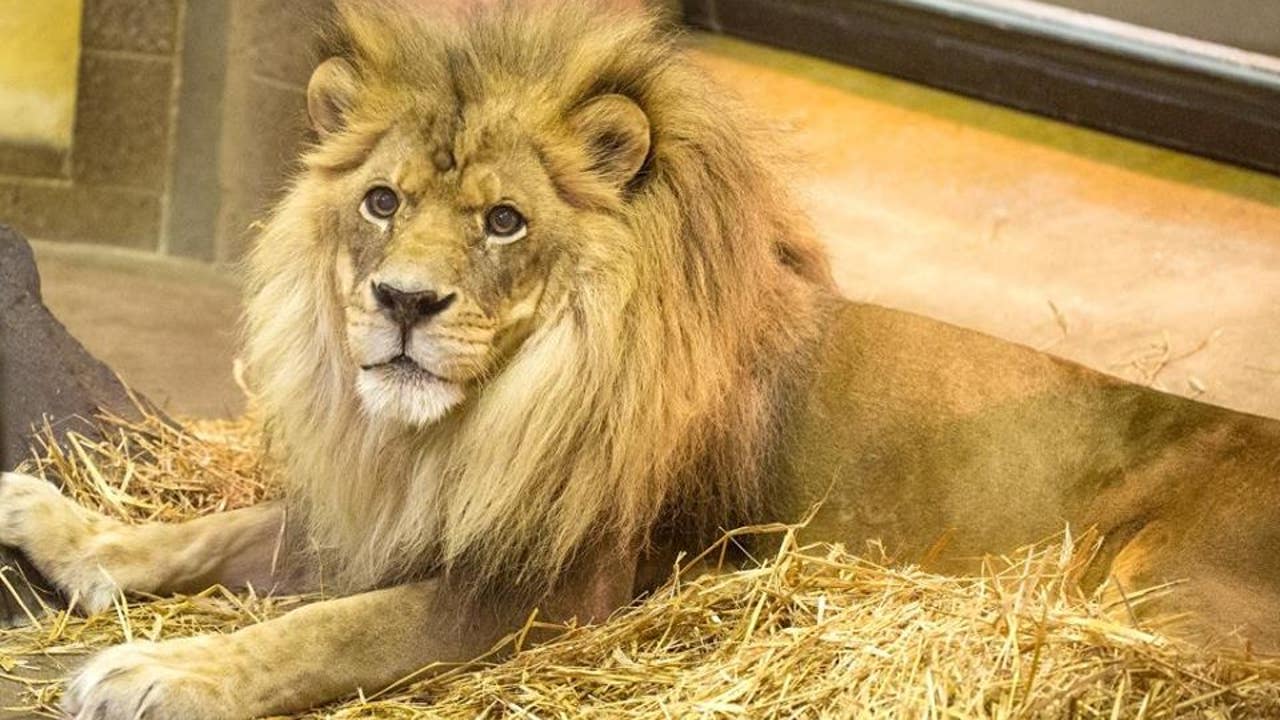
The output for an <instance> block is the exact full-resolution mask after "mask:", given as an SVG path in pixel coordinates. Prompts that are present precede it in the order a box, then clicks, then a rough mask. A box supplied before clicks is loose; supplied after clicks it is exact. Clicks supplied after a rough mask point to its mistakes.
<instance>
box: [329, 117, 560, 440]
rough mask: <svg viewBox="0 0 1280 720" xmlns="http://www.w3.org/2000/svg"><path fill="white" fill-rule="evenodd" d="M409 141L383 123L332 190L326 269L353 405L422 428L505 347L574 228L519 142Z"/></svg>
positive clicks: (408, 133) (534, 306)
mask: <svg viewBox="0 0 1280 720" xmlns="http://www.w3.org/2000/svg"><path fill="white" fill-rule="evenodd" d="M415 135H416V133H414V132H412V128H396V129H394V130H393V131H392V132H390V133H388V134H387V135H386V136H384V137H383V138H382V139H381V140H380V141H379V142H378V144H377V146H376V147H375V148H374V150H373V152H372V153H371V154H370V156H369V158H368V160H367V161H366V162H365V163H364V164H363V165H362V166H361V167H360V168H359V169H358V170H356V171H354V172H352V173H351V174H350V175H348V176H347V177H345V178H343V180H342V181H341V182H339V183H336V184H335V187H334V188H332V190H333V191H334V195H335V197H333V198H331V199H332V201H333V207H334V208H335V212H334V218H333V220H334V221H335V222H337V223H338V224H339V225H340V228H341V229H340V231H339V232H338V233H337V237H338V238H339V239H340V247H339V248H338V252H337V254H336V262H335V266H334V268H333V271H334V274H335V280H336V285H337V287H338V290H339V293H340V298H339V301H340V302H341V304H342V305H343V308H344V317H345V321H346V325H345V334H346V345H347V350H348V352H349V353H350V362H351V364H352V366H353V371H354V372H355V377H356V389H357V391H358V393H359V395H360V397H361V399H362V400H363V402H364V403H365V406H366V408H367V409H368V410H369V411H370V412H372V413H375V414H380V415H387V416H391V417H395V418H399V419H401V420H403V421H405V422H409V423H412V424H424V423H429V422H432V421H434V420H436V419H438V418H440V417H441V416H443V415H444V414H445V413H446V412H448V411H449V410H450V409H451V408H453V407H454V406H456V405H458V404H459V403H460V402H462V401H463V399H464V398H465V397H466V394H467V388H468V386H469V385H471V384H473V383H475V382H477V381H478V380H480V379H481V378H483V377H484V376H485V375H486V373H488V372H490V371H491V370H492V369H493V368H494V367H495V365H496V364H498V363H500V362H501V359H502V357H503V355H504V354H506V353H508V352H511V351H512V350H513V349H514V347H513V346H515V345H518V343H519V341H520V339H521V337H522V336H523V335H525V334H526V333H527V331H528V330H529V328H530V325H531V324H532V322H533V321H534V318H535V315H536V311H537V310H538V308H539V305H540V303H541V302H544V301H547V300H548V299H549V298H547V297H546V291H547V288H548V280H549V278H550V273H551V269H552V268H553V267H554V265H555V258H557V257H558V256H560V255H561V253H562V252H563V243H564V238H563V235H564V234H565V231H566V230H567V229H569V228H572V227H574V226H575V224H576V223H574V215H575V213H573V212H571V209H570V208H568V207H566V205H565V203H564V202H562V201H560V200H558V199H557V198H556V196H555V192H554V191H553V189H552V187H551V184H550V182H549V181H548V178H547V177H546V175H545V173H544V172H543V171H542V170H541V169H540V168H539V166H538V164H537V162H536V158H535V157H533V155H532V152H531V150H530V149H529V148H522V147H518V146H514V145H507V146H505V147H501V148H498V147H494V148H492V149H490V150H488V151H480V152H476V153H474V154H472V155H471V156H469V157H466V158H459V157H457V156H456V153H455V151H454V149H453V148H452V147H445V146H441V145H435V146H433V144H432V143H430V142H427V141H424V140H422V139H421V138H419V137H415ZM550 300H552V301H554V299H550Z"/></svg>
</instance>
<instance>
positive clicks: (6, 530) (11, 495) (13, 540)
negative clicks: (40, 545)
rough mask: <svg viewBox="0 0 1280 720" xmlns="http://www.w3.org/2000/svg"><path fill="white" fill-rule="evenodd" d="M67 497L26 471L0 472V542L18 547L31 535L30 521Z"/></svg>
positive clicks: (36, 520)
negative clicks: (21, 472) (25, 473)
mask: <svg viewBox="0 0 1280 720" xmlns="http://www.w3.org/2000/svg"><path fill="white" fill-rule="evenodd" d="M65 502H67V499H66V498H64V497H62V493H59V492H58V489H57V488H56V487H54V486H53V484H52V483H48V482H45V481H44V480H41V479H39V478H33V477H31V476H30V475H20V474H18V473H10V472H7V473H0V545H10V546H13V547H22V546H23V545H24V544H25V543H27V541H28V540H29V539H30V538H31V535H32V527H31V525H32V522H33V521H35V522H38V521H39V518H40V517H41V516H43V515H46V514H48V508H50V507H55V506H57V505H58V504H59V503H65Z"/></svg>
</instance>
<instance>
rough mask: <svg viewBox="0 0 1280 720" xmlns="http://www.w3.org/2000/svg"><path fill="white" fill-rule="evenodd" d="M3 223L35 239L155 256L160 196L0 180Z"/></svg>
mask: <svg viewBox="0 0 1280 720" xmlns="http://www.w3.org/2000/svg"><path fill="white" fill-rule="evenodd" d="M0 218H5V219H6V220H7V221H9V222H12V223H13V224H14V225H15V226H17V227H20V228H22V230H23V231H24V232H26V233H28V234H29V235H31V236H32V237H36V238H40V239H42V240H66V241H72V242H86V243H95V244H108V245H117V246H121V247H132V248H137V249H143V250H154V249H155V247H156V238H157V237H158V236H159V233H160V196H159V195H158V194H156V193H149V192H142V191H137V190H121V189H117V188H109V187H86V186H79V185H70V184H68V183H57V182H48V181H24V180H22V179H0Z"/></svg>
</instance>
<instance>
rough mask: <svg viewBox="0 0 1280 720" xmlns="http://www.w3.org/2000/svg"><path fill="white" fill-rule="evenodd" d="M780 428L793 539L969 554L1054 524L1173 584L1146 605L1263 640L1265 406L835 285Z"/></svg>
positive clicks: (1121, 586) (1202, 628) (1277, 596)
mask: <svg viewBox="0 0 1280 720" xmlns="http://www.w3.org/2000/svg"><path fill="white" fill-rule="evenodd" d="M814 357H815V362H814V363H813V365H812V366H811V367H809V368H805V370H806V371H808V372H810V373H812V381H811V384H810V386H809V388H808V390H807V392H805V393H804V394H803V395H802V396H801V397H799V398H796V401H795V404H794V406H793V407H792V409H791V411H790V412H791V415H790V416H789V420H788V422H787V431H786V433H785V436H784V438H783V439H782V441H781V445H782V447H781V450H780V451H779V455H780V457H781V458H782V459H781V461H780V462H779V467H780V477H779V480H778V483H777V485H776V486H775V487H777V488H779V489H780V491H781V492H782V493H784V494H785V496H786V499H785V500H784V502H783V505H784V506H786V507H787V508H788V509H787V511H786V512H785V515H787V517H788V519H792V520H794V519H798V518H800V517H803V516H804V515H805V514H806V512H807V511H808V509H809V508H810V507H811V506H812V505H813V504H815V503H819V502H821V506H820V509H819V510H818V512H817V514H816V515H815V516H814V517H813V519H812V521H811V522H810V524H809V526H808V528H807V530H806V535H807V537H808V538H810V539H820V540H826V541H839V542H844V543H847V544H848V545H849V546H850V547H855V548H856V547H862V546H863V544H864V543H865V542H867V541H871V540H876V541H881V542H883V543H884V545H885V548H886V550H887V551H888V552H889V553H890V554H891V555H893V556H895V557H898V558H901V559H903V560H907V561H911V562H921V561H924V560H926V559H927V560H928V561H929V563H930V565H931V566H932V567H934V568H935V569H942V570H964V571H973V570H976V569H977V560H979V559H980V558H981V557H982V556H983V555H985V554H1005V553H1009V552H1011V551H1013V550H1015V549H1017V548H1019V547H1021V546H1023V545H1027V544H1030V543H1034V542H1038V541H1041V540H1044V539H1046V538H1048V537H1051V536H1053V535H1054V534H1056V533H1059V532H1061V531H1063V529H1064V528H1066V527H1068V526H1069V527H1070V528H1071V529H1072V531H1073V532H1075V533H1076V534H1077V536H1079V535H1080V534H1082V533H1084V532H1086V531H1088V530H1095V531H1096V532H1097V533H1098V535H1099V536H1100V537H1101V538H1102V539H1103V540H1104V542H1103V544H1102V547H1101V550H1100V552H1099V554H1098V557H1097V559H1096V560H1095V562H1094V564H1093V566H1092V567H1091V568H1090V573H1089V576H1088V577H1087V580H1088V582H1089V584H1090V585H1100V584H1102V583H1104V582H1105V583H1109V585H1108V589H1109V590H1110V591H1112V592H1121V591H1123V592H1134V591H1136V590H1139V589H1146V588H1150V587H1154V586H1157V585H1160V584H1163V583H1180V582H1182V581H1186V583H1185V585H1183V586H1182V587H1178V588H1176V589H1174V590H1173V591H1172V593H1171V594H1170V595H1168V596H1166V597H1165V598H1164V599H1163V600H1162V602H1159V603H1148V604H1147V606H1146V607H1144V608H1143V609H1144V610H1145V611H1146V612H1145V613H1143V614H1152V615H1164V614H1167V613H1176V612H1192V613H1193V614H1194V616H1193V617H1192V618H1188V619H1187V623H1186V625H1185V626H1184V630H1185V631H1187V632H1188V633H1191V634H1195V635H1201V634H1202V633H1203V632H1208V633H1212V634H1213V635H1218V636H1220V635H1222V634H1224V633H1230V632H1232V631H1235V630H1237V629H1238V630H1240V631H1241V632H1242V633H1243V634H1244V636H1246V637H1248V638H1249V639H1250V640H1251V641H1252V643H1253V645H1254V647H1255V648H1256V649H1262V648H1267V649H1270V650H1271V651H1277V650H1280V623H1277V622H1276V618H1277V615H1278V614H1280V523H1277V515H1278V514H1280V512H1278V511H1277V508H1280V422H1277V421H1275V420H1270V419H1266V418H1261V417H1256V416H1251V415H1246V414H1242V413H1237V412H1233V411H1230V410H1226V409H1223V408H1219V407H1214V406H1210V405H1206V404H1203V403H1199V402H1195V401H1192V400H1187V399H1184V398H1180V397H1176V396H1172V395H1168V394H1165V393H1160V392H1156V391H1154V390H1151V389H1149V388H1145V387H1140V386H1136V385H1133V384H1130V383H1127V382H1124V381H1121V380H1117V379H1114V378H1110V377H1107V376H1105V375H1102V374H1100V373H1096V372H1093V371H1091V370H1088V369H1086V368H1083V367H1080V366H1078V365H1075V364H1073V363H1069V362H1066V361H1063V360H1059V359H1056V358H1052V357H1049V356H1047V355H1044V354H1043V353H1039V352H1036V351H1034V350H1031V349H1029V348H1025V347H1022V346H1019V345H1015V344H1013V343H1008V342H1004V341H1001V340H997V339H995V338H991V337H988V336H985V335H981V334H979V333H975V332H971V331H967V330H963V329H960V328H956V327H952V326H949V325H946V324H943V323H939V322H936V321H933V320H929V319H926V318H921V317H918V316H914V315H911V314H908V313H903V312H898V311H894V310H888V309H884V308H877V307H873V306H866V305H856V304H851V303H842V304H840V305H839V307H838V308H837V309H836V310H835V311H834V313H833V314H832V316H831V321H830V325H829V326H828V331H827V339H826V341H825V343H824V346H823V349H822V350H821V351H819V352H818V353H817V354H816V355H815V356H814Z"/></svg>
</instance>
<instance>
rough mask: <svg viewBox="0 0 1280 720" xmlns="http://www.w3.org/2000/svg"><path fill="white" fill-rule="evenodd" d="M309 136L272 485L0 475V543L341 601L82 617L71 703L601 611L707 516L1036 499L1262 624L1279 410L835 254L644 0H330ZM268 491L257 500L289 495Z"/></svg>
mask: <svg viewBox="0 0 1280 720" xmlns="http://www.w3.org/2000/svg"><path fill="white" fill-rule="evenodd" d="M340 18H341V20H340V22H339V23H338V30H337V31H336V33H335V34H333V36H332V38H331V43H330V46H329V51H330V59H328V60H326V61H325V62H323V63H322V64H321V65H320V66H319V67H318V68H317V69H316V71H315V74H314V75H313V77H312V79H311V83H310V86H309V88H308V92H307V100H308V103H307V104H308V109H309V112H310V116H311V120H312V123H313V125H314V127H315V129H316V131H317V134H318V138H319V139H318V142H317V143H316V145H315V146H314V147H313V148H312V149H311V150H310V151H309V152H307V153H306V155H305V157H304V159H303V160H304V166H305V167H304V170H303V171H302V173H301V175H300V176H299V177H298V178H297V180H296V182H295V183H294V185H293V187H292V189H291V190H290V191H289V193H288V195H287V197H286V198H285V199H284V201H283V202H282V203H281V205H280V207H279V209H278V210H277V211H276V213H275V215H274V217H273V219H272V220H271V222H270V223H269V225H268V226H267V228H266V230H265V232H264V233H263V235H262V237H261V239H260V241H259V242H258V244H257V247H256V249H255V251H254V252H253V255H252V258H251V274H250V297H249V308H248V323H247V324H248V353H247V357H248V361H249V366H250V368H251V372H252V379H253V382H254V384H255V387H256V388H257V389H258V391H259V392H260V393H261V401H262V403H263V405H264V407H265V409H266V410H267V411H268V412H269V415H270V417H271V422H272V428H273V429H274V430H275V431H276V432H277V433H278V435H279V438H280V442H281V443H282V444H283V446H284V447H285V448H286V449H287V463H288V469H289V475H290V486H289V489H288V497H287V500H285V501H282V502H276V503H268V504H265V505H262V506H258V507H253V508H248V509H244V510H238V511H234V512H228V513H225V514H220V515H215V516H210V517H205V518H201V519H198V520H194V521H191V522H188V523H183V524H180V525H144V526H136V527H130V526H125V525H122V524H119V523H116V522H113V521H110V520H107V519H104V518H102V517H98V516H95V515H93V514H91V513H89V512H87V511H85V510H83V509H80V508H78V507H77V506H75V505H73V504H72V503H71V502H70V501H68V500H65V499H63V498H62V497H61V496H60V495H59V494H58V493H57V491H56V490H54V489H53V488H52V487H50V486H49V485H47V484H45V483H42V482H40V481H37V480H34V479H31V478H27V477H23V476H17V475H8V476H6V477H5V478H4V480H3V485H2V486H0V542H3V543H4V544H9V545H15V546H18V547H20V548H21V549H23V550H24V551H25V552H27V553H28V554H29V555H30V557H31V559H32V560H33V561H34V563H35V564H36V566H37V567H38V568H39V569H40V570H41V571H42V572H44V573H45V574H46V575H47V576H48V577H49V578H51V579H52V580H53V581H54V582H56V583H57V584H58V585H59V586H60V588H61V589H62V590H63V591H64V592H66V593H68V594H69V595H76V596H78V597H79V598H80V601H81V603H82V604H83V605H84V606H86V607H88V608H89V609H99V608H102V607H104V606H106V605H107V603H108V602H109V598H110V596H111V594H112V593H115V592H117V591H119V590H136V591H145V592H149V593H167V592H174V591H194V590H199V589H201V588H204V587H206V586H208V585H210V584H212V583H222V584H224V585H227V586H241V587H243V586H246V585H249V584H252V585H253V586H254V587H256V588H259V589H268V588H275V589H277V590H289V591H296V590H303V589H307V588H312V587H316V586H317V585H318V583H319V582H321V581H322V580H323V581H324V582H325V587H326V588H337V589H339V590H341V591H342V592H343V594H344V595H345V597H342V598H341V599H336V600H331V601H325V602H319V603H316V604H313V605H310V606H308V607H305V608H303V609H300V610H297V611H296V612H293V613H290V614H288V615H286V616H284V617H281V618H279V619H276V620H272V621H269V622H264V623H262V624H259V625H255V626H253V627H250V628H247V629H244V630H241V631H239V632H236V633H233V634H230V635H224V636H212V637H199V638H195V639H185V640H171V641H166V642H161V643H145V642H134V643H130V644H127V645H123V646H120V647H117V648H113V649H111V650H108V651H106V652H104V653H102V654H100V655H98V656H97V657H96V658H94V659H92V660H90V661H89V663H88V664H87V665H86V666H85V667H84V668H83V670H82V671H81V672H80V673H79V675H78V677H77V678H76V679H75V681H74V682H73V683H72V685H71V687H70V688H69V690H68V692H67V694H66V700H65V703H66V707H67V709H68V710H69V711H70V712H72V713H74V714H76V715H77V716H78V717H84V718H107V719H115V718H120V719H130V718H136V717H147V718H182V719H184V720H189V719H191V718H221V719H225V718H249V717H254V716H259V715H266V714H273V713H282V712H287V711H293V710H299V709H303V708H307V707H310V706H314V705H316V704H318V703H323V702H325V701H329V700H332V699H335V698H339V697H341V696H344V695H347V694H349V693H353V692H355V691H356V690H357V689H358V688H364V689H366V690H370V691H372V690H375V689H377V688H380V687H383V686H385V685H387V684H389V683H391V682H392V681H394V680H396V679H398V678H400V677H402V676H404V675H407V674H409V673H411V672H413V671H415V670H418V669H419V668H422V667H423V666H426V665H429V664H431V663H433V662H453V661H465V660H468V659H470V658H473V657H474V656H476V655H478V654H480V653H482V652H483V651H484V650H486V649H488V648H489V647H490V646H491V644H492V643H494V642H495V641H496V640H497V639H499V638H500V637H501V636H503V635H504V634H506V633H507V632H508V631H510V630H512V629H514V628H517V627H519V625H520V624H521V622H522V621H523V620H524V619H525V618H526V617H527V616H528V614H529V612H530V611H531V610H532V609H533V608H535V607H537V608H540V609H541V611H542V612H543V614H544V616H546V615H550V616H552V617H556V618H562V619H568V618H571V617H577V618H578V619H580V620H583V621H594V620H601V619H604V618H605V617H607V616H608V615H609V614H610V613H611V612H612V611H613V610H615V609H616V608H618V607H620V606H623V605H625V604H626V603H628V602H629V601H631V599H632V598H634V597H636V595H637V594H638V593H641V592H643V591H644V590H646V589H648V588H651V587H653V585H654V584H655V583H656V582H659V581H660V580H661V579H662V577H663V576H664V574H665V573H666V572H667V570H668V569H669V568H670V567H671V562H672V560H673V558H674V557H675V555H676V553H678V552H679V551H681V550H697V549H699V548H700V547H702V546H703V544H704V543H706V542H708V541H709V540H711V539H712V536H713V534H714V533H716V532H717V531H718V529H721V528H727V527H732V526H736V525H741V524H744V523H753V522H760V521H767V520H786V521H794V520H796V519H798V518H800V517H802V516H804V515H805V514H806V513H807V512H808V511H809V509H810V508H811V507H813V506H814V505H815V504H818V503H821V504H820V509H819V510H818V511H817V514H816V516H814V517H813V518H812V520H811V522H810V523H809V524H808V527H807V530H806V532H807V533H808V534H809V536H810V537H811V538H814V539H826V540H832V541H842V542H845V543H849V544H851V545H854V546H859V545H861V544H862V543H863V542H865V541H866V540H868V539H871V538H879V539H882V540H883V541H884V543H885V544H886V545H887V546H888V547H889V548H891V549H892V550H893V551H894V552H896V553H899V554H900V555H901V556H902V557H904V558H911V557H920V556H921V555H922V554H923V553H924V552H925V551H926V550H927V549H929V548H931V547H932V548H934V552H931V553H930V554H931V555H933V554H938V553H937V547H936V546H935V541H936V540H937V539H938V538H939V537H940V536H942V535H944V534H946V535H948V537H949V542H948V543H947V544H946V545H945V548H944V550H943V552H942V555H943V556H944V561H943V562H944V565H946V566H951V567H960V566H962V565H963V562H964V558H972V557H975V556H979V555H981V554H982V553H985V552H1002V551H1007V550H1009V549H1012V548H1014V547H1016V546H1019V545H1021V544H1024V543H1027V542H1029V541H1035V540H1038V539H1040V538H1043V537H1046V536H1049V535H1052V534H1053V533H1054V532H1056V531H1058V530H1059V529H1060V528H1061V527H1063V525H1064V523H1069V524H1070V525H1071V526H1073V527H1076V528H1086V527H1094V528H1097V530H1098V531H1099V532H1100V533H1101V536H1102V537H1104V538H1105V542H1104V543H1103V544H1102V546H1101V549H1100V550H1099V557H1098V567H1099V568H1100V570H1099V571H1098V572H1097V573H1096V577H1095V578H1094V582H1095V583H1102V582H1110V583H1114V587H1116V588H1119V589H1125V588H1139V587H1143V586H1148V585H1151V584H1153V583H1159V582H1163V581H1172V580H1179V579H1186V580H1187V581H1188V582H1187V583H1186V584H1185V585H1184V586H1183V587H1182V588H1181V590H1180V591H1179V592H1177V593H1176V594H1175V595H1174V596H1172V598H1173V600H1171V602H1173V603H1174V604H1172V605H1169V606H1167V607H1166V608H1164V609H1165V610H1170V609H1176V610H1181V611H1189V612H1190V614H1191V615H1192V616H1193V617H1194V618H1195V620H1196V621H1195V623H1194V625H1193V626H1192V627H1193V629H1194V630H1195V631H1196V632H1203V633H1209V632H1212V633H1229V632H1232V631H1235V630H1239V631H1242V632H1243V633H1245V634H1246V636H1247V637H1249V638H1250V639H1251V641H1252V642H1253V643H1255V647H1267V648H1276V647H1277V646H1278V645H1280V624H1278V623H1277V619H1278V618H1277V610H1278V609H1280V522H1277V519H1278V518H1280V512H1278V511H1277V510H1276V508H1277V507H1280V506H1278V505H1277V503H1278V502H1280V483H1278V482H1277V481H1278V480H1280V423H1278V422H1273V421H1270V420H1265V419H1262V418H1258V417H1252V416H1248V415H1243V414H1240V413H1234V412H1230V411H1227V410H1223V409H1219V408H1214V407H1210V406H1207V405H1203V404H1199V403H1196V402H1191V401H1188V400H1183V399H1179V398H1176V397H1171V396H1169V395H1164V394H1161V393H1158V392H1154V391H1152V390H1148V389H1145V388H1141V387H1137V386H1134V385H1129V384H1126V383H1123V382H1119V381H1116V380H1113V379H1111V378H1108V377H1104V376H1102V375H1099V374H1097V373H1094V372H1091V371H1089V370H1086V369H1084V368H1081V367H1078V366H1076V365H1073V364H1070V363H1067V362H1063V361H1061V360H1056V359H1054V358H1051V357H1047V356H1045V355H1042V354H1039V353H1036V352H1033V351H1031V350H1028V349H1025V348H1022V347H1019V346H1016V345H1012V344H1009V343H1005V342H1002V341H999V340H995V339H992V338H988V337H984V336H982V335H978V334H975V333H972V332H968V331H965V330H961V329H958V328H954V327H950V326H947V325H943V324H940V323H937V322H933V321H930V320H926V319H923V318H920V317H916V316H913V315H909V314H905V313H901V312H895V311H893V310H886V309H883V308H878V307H872V306H865V305H855V304H851V303H849V302H847V301H844V300H842V299H841V298H839V297H838V296H837V294H836V292H835V291H834V289H833V286H832V283H831V281H830V278H829V274H828V268H827V265H826V261H825V259H824V257H823V255H822V253H821V252H820V251H819V250H818V248H817V246H816V245H815V243H814V241H813V240H812V239H811V236H810V232H809V229H808V227H807V226H806V224H805V221H804V219H803V217H802V216H801V214H800V213H799V212H797V211H796V209H795V208H794V207H793V206H792V205H791V204H790V203H789V202H788V200H787V195H786V193H785V192H784V189H783V188H782V187H780V185H779V181H778V179H777V178H776V176H775V175H774V173H772V172H771V168H770V163H769V161H767V160H766V159H764V156H763V155H762V154H761V152H760V150H759V145H760V141H759V140H758V139H757V138H756V137H755V136H754V135H753V134H752V133H751V132H750V131H749V130H748V123H746V122H745V121H744V119H743V113H742V112H741V111H740V110H738V109H736V108H735V106H734V104H733V103H732V102H731V101H730V100H729V99H727V98H726V97H725V95H724V94H723V93H722V92H721V91H719V90H718V89H717V88H715V87H714V86H713V85H712V83H711V82H710V81H708V79H707V78H706V77H704V76H703V75H702V74H701V73H700V72H699V71H698V70H697V69H695V68H694V67H693V66H692V65H691V64H690V62H689V60H688V59H687V58H686V57H685V56H684V55H683V54H681V53H680V52H679V51H677V50H676V49H674V48H673V47H672V45H671V43H670V40H669V39H668V37H667V36H666V35H665V34H664V33H663V32H662V31H661V30H659V29H658V27H657V25H656V24H655V22H654V21H653V20H652V19H651V18H649V17H647V16H645V15H643V14H642V13H631V14H624V15H619V14H617V13H616V12H615V13H610V12H607V11H606V10H605V9H603V7H595V6H590V7H588V6H587V5H586V4H584V3H582V2H562V3H538V4H537V5H536V6H529V5H526V6H524V7H523V8H521V7H519V6H516V5H513V4H505V5H502V6H500V7H486V9H480V10H476V11H474V12H473V13H471V14H470V15H469V16H467V17H465V18H464V19H459V20H457V22H456V23H454V22H452V21H450V22H444V21H440V20H439V19H438V18H435V19H433V20H432V21H430V22H428V20H426V19H424V18H422V17H421V16H420V15H417V14H415V13H414V12H412V11H407V10H400V11H397V10H395V9H393V8H392V7H391V6H388V5H387V4H385V3H383V4H376V5H374V4H368V5H363V6H360V5H344V6H342V10H341V12H340ZM286 518H287V522H286Z"/></svg>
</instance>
